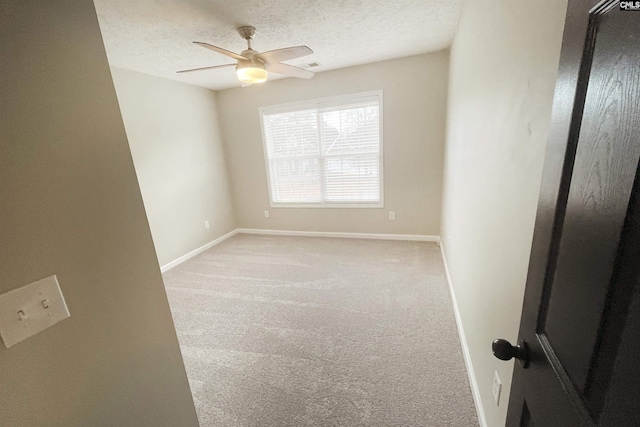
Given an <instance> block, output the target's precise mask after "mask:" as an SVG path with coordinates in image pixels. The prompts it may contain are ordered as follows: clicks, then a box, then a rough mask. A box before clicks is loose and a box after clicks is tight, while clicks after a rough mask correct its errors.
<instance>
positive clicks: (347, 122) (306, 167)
mask: <svg viewBox="0 0 640 427" xmlns="http://www.w3.org/2000/svg"><path fill="white" fill-rule="evenodd" d="M381 95H382V93H381V92H375V93H373V94H372V93H367V94H359V95H352V96H348V97H340V98H332V99H323V100H319V101H312V102H307V103H304V104H296V105H286V106H275V107H268V108H263V109H261V117H262V125H263V136H264V145H265V153H266V161H267V169H268V174H269V190H270V194H271V203H272V204H303V205H309V204H315V205H317V206H339V205H356V206H380V205H381V203H382V191H381V186H382V179H381V175H382V174H381V171H382V162H381V160H382V150H381V145H382V144H381V143H382V141H381V117H380V116H381V114H380V111H381V108H380V106H381V97H382V96H381Z"/></svg>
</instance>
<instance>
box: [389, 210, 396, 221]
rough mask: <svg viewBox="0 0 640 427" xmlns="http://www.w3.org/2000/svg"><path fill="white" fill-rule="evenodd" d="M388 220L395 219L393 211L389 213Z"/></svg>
mask: <svg viewBox="0 0 640 427" xmlns="http://www.w3.org/2000/svg"><path fill="white" fill-rule="evenodd" d="M389 219H390V220H394V219H396V213H395V212H394V211H390V212H389Z"/></svg>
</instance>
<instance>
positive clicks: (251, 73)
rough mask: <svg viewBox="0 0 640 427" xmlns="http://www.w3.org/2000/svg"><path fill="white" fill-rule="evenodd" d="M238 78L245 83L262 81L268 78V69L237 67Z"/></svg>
mask: <svg viewBox="0 0 640 427" xmlns="http://www.w3.org/2000/svg"><path fill="white" fill-rule="evenodd" d="M236 74H237V75H238V80H240V81H241V82H243V83H262V82H264V81H266V80H267V70H265V69H264V68H254V67H245V68H237V69H236Z"/></svg>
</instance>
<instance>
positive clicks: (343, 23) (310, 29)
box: [94, 0, 462, 89]
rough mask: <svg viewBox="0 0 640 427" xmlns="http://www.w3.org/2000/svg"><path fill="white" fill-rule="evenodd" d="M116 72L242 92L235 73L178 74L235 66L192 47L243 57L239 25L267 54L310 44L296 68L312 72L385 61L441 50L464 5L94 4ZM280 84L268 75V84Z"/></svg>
mask: <svg viewBox="0 0 640 427" xmlns="http://www.w3.org/2000/svg"><path fill="white" fill-rule="evenodd" d="M94 3H95V6H96V10H97V13H98V19H99V21H100V27H101V29H102V34H103V38H104V43H105V46H106V50H107V56H108V58H109V62H110V64H111V65H112V66H115V67H120V68H125V69H128V70H134V71H139V72H141V73H145V74H151V75H154V76H159V77H164V78H167V79H171V80H176V81H180V82H183V83H188V84H193V85H197V86H202V87H207V88H211V89H224V88H229V87H233V86H239V82H238V80H237V79H236V77H235V72H234V69H233V68H224V69H218V70H208V71H198V72H194V73H187V74H176V71H177V70H182V69H187V68H197V67H204V66H210V65H219V64H227V63H231V62H234V60H232V59H231V58H227V57H225V56H223V55H220V54H218V53H216V52H212V51H210V50H207V49H204V48H202V47H199V46H197V45H194V44H193V43H191V42H192V41H194V40H196V41H203V42H207V43H210V44H214V45H216V46H220V47H223V48H225V49H228V50H231V51H234V52H238V53H239V52H241V51H242V50H244V49H245V48H246V42H245V40H243V39H242V38H241V37H240V35H239V34H238V33H237V32H236V28H237V27H238V26H240V25H253V26H254V27H256V28H257V33H256V36H255V38H254V40H253V43H252V44H253V48H254V49H255V50H257V51H260V52H263V51H267V50H271V49H278V48H282V47H287V46H295V45H307V46H309V47H310V48H311V49H312V50H313V51H314V54H313V55H309V56H306V57H303V58H299V59H297V60H292V61H288V63H289V64H291V65H298V66H300V65H303V64H308V63H311V62H319V63H320V66H319V67H316V68H312V71H315V72H322V71H327V70H333V69H336V68H343V67H349V66H353V65H360V64H367V63H371V62H377V61H384V60H387V59H393V58H400V57H404V56H411V55H417V54H421V53H426V52H433V51H437V50H440V49H443V48H445V47H447V46H449V44H450V43H451V41H452V40H453V36H454V33H455V31H456V29H457V26H458V19H459V15H460V10H461V3H462V0H324V1H322V0H272V1H269V0H183V1H178V0H95V1H94ZM275 78H280V76H278V75H276V74H269V79H270V80H272V79H275Z"/></svg>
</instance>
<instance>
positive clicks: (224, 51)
mask: <svg viewBox="0 0 640 427" xmlns="http://www.w3.org/2000/svg"><path fill="white" fill-rule="evenodd" d="M194 43H195V44H197V45H199V46H202V47H204V48H205V49H209V50H212V51H214V52H218V53H221V54H223V55H226V56H230V57H231V58H233V59H245V60H246V59H248V58H245V57H244V56H242V55H239V54H237V53H233V52H231V51H230V50H227V49H223V48H221V47H218V46H214V45H212V44H209V43H205V42H194Z"/></svg>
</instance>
